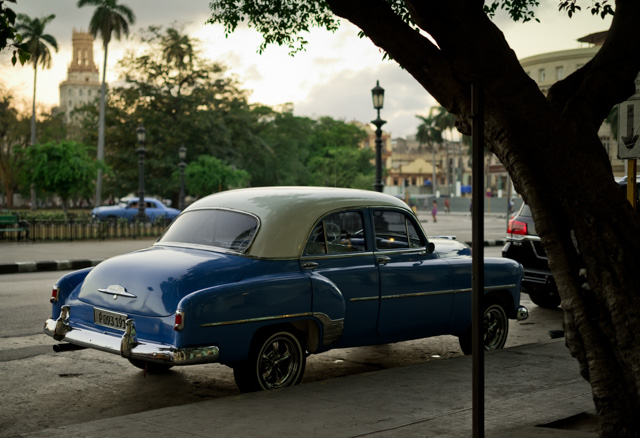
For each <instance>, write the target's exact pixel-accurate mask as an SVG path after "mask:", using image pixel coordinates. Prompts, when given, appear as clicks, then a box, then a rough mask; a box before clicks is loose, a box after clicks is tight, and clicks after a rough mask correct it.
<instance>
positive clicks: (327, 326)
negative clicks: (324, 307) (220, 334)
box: [200, 312, 344, 345]
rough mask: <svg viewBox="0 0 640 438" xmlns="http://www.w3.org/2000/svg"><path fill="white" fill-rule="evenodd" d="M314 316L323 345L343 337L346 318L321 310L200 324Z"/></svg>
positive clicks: (205, 325)
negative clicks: (331, 316) (318, 325)
mask: <svg viewBox="0 0 640 438" xmlns="http://www.w3.org/2000/svg"><path fill="white" fill-rule="evenodd" d="M305 317H314V318H316V319H318V320H319V321H320V323H321V324H322V333H323V335H322V345H330V344H333V343H334V342H336V341H337V340H338V339H340V338H341V337H342V332H343V330H344V318H340V319H331V318H330V317H329V316H328V315H327V314H325V313H321V312H303V313H292V314H290V315H275V316H263V317H260V318H250V319H237V320H235V321H220V322H208V323H205V324H200V327H221V326H226V325H236V324H248V323H252V322H264V321H278V320H283V319H291V318H305Z"/></svg>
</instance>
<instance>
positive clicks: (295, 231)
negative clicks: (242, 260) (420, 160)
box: [185, 187, 413, 258]
mask: <svg viewBox="0 0 640 438" xmlns="http://www.w3.org/2000/svg"><path fill="white" fill-rule="evenodd" d="M368 206H373V207H395V208H400V209H403V210H405V211H407V212H408V213H409V214H413V212H412V211H411V209H410V208H409V207H408V206H407V204H406V203H405V202H403V201H402V200H400V199H398V198H396V197H394V196H391V195H386V194H383V193H379V192H374V191H368V190H355V189H342V188H327V187H261V188H251V189H238V190H229V191H225V192H220V193H216V194H214V195H210V196H207V197H205V198H202V199H200V200H198V201H196V202H194V203H193V204H191V205H190V206H189V207H188V208H187V209H185V212H188V211H191V210H198V209H206V208H224V209H230V210H237V211H242V212H246V213H250V214H253V215H255V216H257V217H258V218H259V219H260V229H259V231H258V234H257V235H256V237H255V240H254V242H253V244H252V245H251V247H250V248H249V250H248V251H247V253H246V254H247V255H249V256H251V257H257V258H296V257H299V256H300V254H301V253H302V250H303V249H304V245H305V244H306V240H307V237H308V234H309V232H310V231H311V227H312V226H313V225H314V224H315V222H316V221H317V220H318V219H319V218H320V217H322V216H325V215H326V214H328V213H330V212H332V211H337V210H343V209H347V208H359V207H368Z"/></svg>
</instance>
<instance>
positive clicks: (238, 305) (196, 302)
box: [176, 272, 312, 363]
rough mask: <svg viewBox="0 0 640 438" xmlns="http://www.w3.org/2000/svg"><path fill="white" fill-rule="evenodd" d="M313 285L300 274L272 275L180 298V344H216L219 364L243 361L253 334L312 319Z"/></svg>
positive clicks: (208, 289) (177, 340)
mask: <svg viewBox="0 0 640 438" xmlns="http://www.w3.org/2000/svg"><path fill="white" fill-rule="evenodd" d="M311 301H312V293H311V285H310V282H309V278H308V277H307V276H306V275H303V274H302V273H286V272H280V273H274V274H271V275H264V276H258V277H252V278H248V279H244V280H242V281H239V282H237V283H232V284H225V285H219V286H215V287H211V288H207V289H203V290H199V291H196V292H193V293H190V294H188V295H187V296H185V297H183V298H182V300H181V301H180V303H179V305H178V310H180V311H182V312H184V328H183V329H182V330H181V331H180V332H179V333H178V336H177V338H176V342H177V344H178V345H179V346H187V345H217V346H218V347H219V348H220V361H221V362H223V363H225V362H226V363H230V362H237V361H241V360H244V359H245V358H246V357H247V355H248V353H249V347H250V345H251V340H252V339H253V338H254V336H255V334H256V333H257V332H258V331H260V330H262V329H264V328H266V327H271V326H276V325H281V324H293V325H296V324H299V323H300V321H306V320H309V319H311V318H312V314H311V311H310V310H311Z"/></svg>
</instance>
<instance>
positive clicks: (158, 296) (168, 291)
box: [44, 187, 528, 391]
mask: <svg viewBox="0 0 640 438" xmlns="http://www.w3.org/2000/svg"><path fill="white" fill-rule="evenodd" d="M436 241H437V243H436V244H435V245H434V243H433V242H429V241H428V240H427V237H426V236H425V234H424V232H423V230H422V227H421V226H420V223H419V222H418V220H417V218H416V216H415V215H414V213H413V212H412V211H411V209H410V208H409V207H408V206H407V205H406V204H405V203H404V202H402V201H401V200H399V199H396V198H395V197H393V196H388V195H384V194H381V193H377V192H370V191H361V190H349V189H328V188H296V187H288V188H287V187H280V188H262V189H244V190H233V191H228V192H222V193H218V194H215V195H212V196H208V197H206V198H203V199H201V200H199V201H197V202H195V203H194V204H192V205H191V206H189V207H188V208H187V209H185V211H184V212H183V213H182V214H181V215H180V216H178V218H177V219H176V220H175V221H174V222H173V223H172V224H171V226H169V228H168V229H167V230H166V231H165V233H164V235H163V236H162V237H161V238H160V239H159V240H158V241H157V242H156V243H155V244H154V245H153V246H152V247H150V248H147V249H144V250H141V251H137V252H134V253H130V254H125V255H121V256H117V257H113V258H110V259H108V260H106V261H104V262H102V263H100V264H99V265H98V266H97V267H95V268H93V269H84V270H81V271H76V272H73V273H70V274H67V275H65V276H63V277H62V278H61V279H60V280H59V281H58V283H57V284H56V285H55V286H54V288H53V292H52V298H51V302H52V304H53V309H52V315H51V318H50V319H48V320H47V321H46V322H45V327H44V330H45V333H47V334H48V335H50V336H52V337H53V338H54V339H56V340H59V341H66V342H68V343H71V344H73V345H75V346H79V347H89V348H95V349H98V350H103V351H106V352H110V353H115V354H119V355H121V356H122V357H124V358H127V359H128V360H129V361H130V362H131V363H132V364H133V365H135V366H136V367H139V368H143V369H145V370H147V371H149V372H153V371H165V370H167V369H169V368H171V367H172V366H174V365H191V364H199V363H207V362H218V363H222V364H226V365H228V366H230V367H232V368H233V370H234V376H235V379H236V383H237V385H238V387H239V388H240V390H242V391H254V390H265V389H274V388H282V387H286V386H290V385H295V384H297V383H299V382H300V380H301V379H302V376H303V373H304V368H305V363H306V356H307V354H308V353H309V354H313V353H321V352H323V351H327V350H330V349H333V348H342V347H354V346H362V345H374V344H384V343H389V342H397V341H404V340H409V339H418V338H424V337H428V336H437V335H442V334H453V335H456V336H459V338H460V345H461V347H462V350H463V351H464V352H465V353H469V352H470V351H471V336H470V330H471V257H470V256H469V255H468V247H467V246H466V245H464V244H463V243H460V242H456V241H452V240H448V239H442V240H436ZM439 247H440V248H442V251H443V253H442V256H441V255H440V254H439V252H438V248H439ZM521 278H522V267H521V266H520V264H519V263H516V262H514V261H512V260H508V259H503V258H487V259H486V260H485V284H486V288H485V294H486V295H485V297H486V300H485V311H484V326H485V335H484V346H485V349H487V350H493V349H498V348H502V347H503V346H504V344H505V342H506V339H507V334H508V330H509V324H508V319H509V318H512V319H516V318H517V319H525V318H526V317H527V316H528V313H527V309H526V308H524V307H522V306H520V280H521ZM65 345H66V346H67V347H68V346H69V345H68V344H61V346H59V347H58V349H65V347H63V346H65Z"/></svg>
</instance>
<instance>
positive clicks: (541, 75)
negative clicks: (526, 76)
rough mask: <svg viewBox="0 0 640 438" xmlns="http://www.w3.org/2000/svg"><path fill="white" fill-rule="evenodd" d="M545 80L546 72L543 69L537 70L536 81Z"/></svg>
mask: <svg viewBox="0 0 640 438" xmlns="http://www.w3.org/2000/svg"><path fill="white" fill-rule="evenodd" d="M546 80H547V72H546V71H545V70H544V68H541V69H540V70H538V81H539V82H545V81H546Z"/></svg>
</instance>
